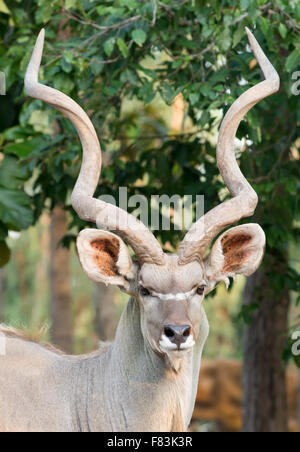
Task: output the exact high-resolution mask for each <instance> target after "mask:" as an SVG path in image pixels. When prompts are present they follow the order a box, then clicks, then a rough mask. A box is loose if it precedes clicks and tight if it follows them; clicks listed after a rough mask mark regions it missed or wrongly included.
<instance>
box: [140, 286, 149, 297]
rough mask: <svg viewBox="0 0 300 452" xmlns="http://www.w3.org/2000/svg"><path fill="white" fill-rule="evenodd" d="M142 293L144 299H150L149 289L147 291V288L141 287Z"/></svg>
mask: <svg viewBox="0 0 300 452" xmlns="http://www.w3.org/2000/svg"><path fill="white" fill-rule="evenodd" d="M140 292H141V295H143V297H148V296H149V295H150V292H149V290H148V289H146V287H141V288H140Z"/></svg>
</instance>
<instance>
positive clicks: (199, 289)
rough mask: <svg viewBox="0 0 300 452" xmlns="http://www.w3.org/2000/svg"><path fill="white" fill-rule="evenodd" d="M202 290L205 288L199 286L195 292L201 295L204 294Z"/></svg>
mask: <svg viewBox="0 0 300 452" xmlns="http://www.w3.org/2000/svg"><path fill="white" fill-rule="evenodd" d="M204 290H205V286H199V287H197V290H196V292H197V294H198V295H203V294H204Z"/></svg>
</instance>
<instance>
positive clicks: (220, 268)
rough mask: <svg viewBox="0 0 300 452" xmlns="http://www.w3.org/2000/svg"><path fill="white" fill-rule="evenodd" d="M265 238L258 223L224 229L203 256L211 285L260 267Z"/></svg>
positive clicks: (212, 286)
mask: <svg viewBox="0 0 300 452" xmlns="http://www.w3.org/2000/svg"><path fill="white" fill-rule="evenodd" d="M265 243H266V238H265V234H264V232H263V230H262V228H261V227H260V226H259V225H258V224H244V225H241V226H236V227H234V228H231V229H229V230H228V231H226V232H224V233H223V234H222V235H221V236H220V237H218V239H217V240H216V242H215V244H214V246H213V248H212V250H211V253H210V255H209V257H208V258H207V260H206V263H205V265H206V274H207V278H208V280H209V286H210V288H211V289H213V288H214V287H215V285H216V284H217V283H218V282H220V281H224V282H225V284H226V286H227V287H228V285H229V279H228V278H229V277H233V278H234V277H235V276H236V275H244V276H250V275H251V274H252V273H254V272H255V271H256V270H257V268H258V267H259V265H260V263H261V261H262V258H263V254H264V249H265Z"/></svg>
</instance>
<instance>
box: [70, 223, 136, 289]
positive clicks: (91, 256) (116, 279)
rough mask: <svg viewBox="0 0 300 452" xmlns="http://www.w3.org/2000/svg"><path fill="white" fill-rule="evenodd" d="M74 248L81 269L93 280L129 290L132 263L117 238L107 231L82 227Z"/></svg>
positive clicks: (121, 241) (132, 274)
mask: <svg viewBox="0 0 300 452" xmlns="http://www.w3.org/2000/svg"><path fill="white" fill-rule="evenodd" d="M77 249H78V253H79V259H80V262H81V265H82V267H83V270H84V271H85V272H86V273H87V275H88V276H89V277H90V278H91V279H92V280H94V281H96V282H103V283H105V284H113V285H116V286H121V287H122V288H123V289H125V290H128V289H129V286H130V282H129V281H130V279H132V278H133V277H134V267H135V266H134V264H133V261H132V259H131V256H130V254H129V251H128V248H127V246H126V245H125V243H124V242H123V240H122V239H120V237H118V236H117V235H115V234H113V233H111V232H108V231H101V230H99V229H84V230H83V231H81V232H80V234H79V236H78V238H77Z"/></svg>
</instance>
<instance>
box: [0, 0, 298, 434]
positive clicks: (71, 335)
mask: <svg viewBox="0 0 300 452" xmlns="http://www.w3.org/2000/svg"><path fill="white" fill-rule="evenodd" d="M245 26H248V27H249V28H250V29H251V30H252V31H253V32H254V34H255V36H256V38H257V39H258V41H259V42H260V44H261V46H262V47H263V49H264V51H265V52H266V54H267V56H268V57H269V59H270V60H271V62H272V63H273V65H274V66H275V68H276V69H277V71H278V73H279V75H280V78H281V89H280V92H279V93H278V94H276V95H273V96H272V97H270V98H268V99H266V100H264V101H263V102H261V103H260V104H258V105H257V106H256V107H255V108H254V109H252V110H251V111H250V112H249V114H248V115H247V118H246V120H245V121H243V122H242V124H241V126H240V128H239V131H238V134H237V139H236V155H237V158H238V159H239V163H240V166H241V169H242V171H243V173H244V174H245V175H246V177H247V179H248V180H249V182H250V183H251V184H252V185H253V186H254V188H255V190H256V191H257V193H258V195H259V205H258V208H257V210H256V213H255V215H254V218H253V219H251V220H250V221H252V220H253V221H255V222H258V223H259V224H260V225H261V226H262V227H263V229H264V231H265V233H266V236H267V248H266V255H265V259H264V262H263V264H262V266H261V268H260V270H259V271H258V272H257V273H256V274H255V275H253V276H252V277H250V278H248V281H247V283H246V281H245V279H244V278H242V277H240V278H238V279H237V281H236V282H235V284H231V286H230V290H229V292H226V290H225V287H223V286H220V287H219V288H218V290H217V291H216V292H214V293H213V294H212V295H211V296H209V297H208V298H207V299H206V301H205V308H206V311H207V314H208V318H209V322H210V328H211V329H210V336H209V339H208V341H207V343H206V345H205V349H204V362H203V366H202V370H201V373H200V380H199V391H198V395H197V403H196V408H195V412H194V418H193V422H192V425H191V429H193V430H195V431H233V432H238V431H241V430H243V431H256V432H258V431H260V432H275V431H288V430H289V431H299V430H300V373H299V371H298V367H297V365H298V366H299V367H300V356H293V354H292V352H291V350H292V345H293V342H294V340H293V333H294V332H295V331H300V321H299V302H300V279H299V271H300V257H299V256H300V234H299V233H300V229H299V226H300V223H299V210H300V204H299V200H300V199H299V183H300V159H299V147H300V102H299V94H300V5H299V2H298V1H284V0H281V1H275V0H274V1H270V2H266V1H260V0H241V1H238V2H236V5H235V6H232V3H231V2H227V1H223V0H212V1H205V2H204V1H201V0H189V1H184V0H181V1H180V0H165V1H164V2H160V1H157V0H145V1H143V0H115V1H109V0H107V1H99V0H89V1H86V0H53V1H51V2H49V1H48V0H5V1H3V0H0V32H1V43H0V71H1V72H3V73H4V74H5V78H6V95H5V96H1V97H0V321H1V322H4V323H5V324H8V325H12V326H14V327H17V328H20V329H22V330H25V331H26V333H27V334H28V335H29V336H30V337H32V338H33V339H36V338H39V339H41V340H45V341H51V342H53V343H54V344H55V345H57V346H58V347H60V348H61V349H62V350H64V351H66V352H67V353H75V354H80V353H85V352H88V351H92V350H94V349H95V348H97V344H98V341H99V339H101V340H113V337H114V333H115V328H116V325H117V323H118V319H119V316H120V314H121V312H122V310H123V308H124V305H125V304H126V302H127V297H126V296H125V295H123V294H121V292H120V291H118V290H116V289H114V288H113V287H105V286H102V285H100V284H95V283H93V282H91V281H90V280H89V279H88V278H87V276H86V275H85V274H84V273H83V271H82V269H81V267H80V264H79V261H78V257H77V254H76V249H75V245H74V243H75V240H76V235H77V234H78V232H79V231H80V230H81V229H83V228H84V227H86V226H90V225H87V224H85V223H83V222H81V221H80V220H79V219H78V218H77V217H76V215H75V213H74V211H73V210H72V208H71V206H70V193H71V190H72V187H73V185H74V183H75V180H76V177H77V175H78V172H79V168H80V162H81V148H80V143H79V140H78V138H77V137H76V133H75V131H74V129H73V127H72V125H71V124H70V123H69V122H68V121H67V120H65V119H64V118H63V117H62V116H61V115H60V114H58V113H57V112H56V111H54V110H53V109H51V108H50V107H48V106H46V105H44V104H43V103H41V102H40V101H34V100H32V99H29V98H28V97H26V95H25V93H24V91H23V80H24V74H25V69H26V66H27V64H28V61H29V58H30V54H31V52H32V48H33V45H34V42H35V39H36V37H37V34H38V32H39V31H40V29H41V28H43V27H45V28H46V47H45V51H44V59H43V67H42V69H41V72H40V79H41V81H42V82H43V83H47V84H48V85H49V86H53V87H55V88H56V89H59V90H61V91H63V92H64V93H66V94H68V95H70V96H71V97H73V98H74V99H75V100H76V101H77V102H79V103H80V104H81V105H82V106H83V107H84V109H85V110H86V111H87V112H88V113H89V115H90V117H91V118H92V120H93V123H94V125H95V128H96V130H97V132H98V135H99V137H100V141H101V145H102V150H103V170H102V175H101V181H100V184H99V187H98V189H97V195H98V196H99V195H100V194H110V195H113V196H115V198H116V199H118V188H119V187H120V186H125V187H128V195H129V196H130V195H135V194H142V195H145V196H146V197H147V198H148V199H149V197H150V196H151V195H155V194H158V195H161V194H167V195H169V196H172V195H173V194H179V195H180V196H182V197H183V196H185V195H193V196H195V195H196V194H201V195H205V209H206V210H209V209H210V208H212V207H213V206H215V205H217V204H218V203H219V202H220V200H223V199H226V197H227V196H229V194H228V192H227V190H226V189H225V188H224V184H223V181H222V179H221V178H220V176H219V172H218V168H217V165H216V158H215V149H216V142H217V132H218V128H219V125H220V121H221V119H222V117H223V116H224V114H225V113H226V111H227V109H228V108H229V106H230V105H231V104H232V103H233V102H234V100H235V99H236V98H237V97H238V96H239V95H240V94H241V93H242V92H244V91H245V90H246V89H247V88H249V87H250V86H253V85H254V84H257V83H258V82H259V81H260V80H261V73H260V70H259V67H258V65H257V61H256V60H255V58H254V56H253V54H252V53H251V50H250V47H249V45H248V41H247V37H246V34H245ZM132 210H133V209H132ZM160 214H161V217H162V215H163V212H160ZM246 221H247V222H248V221H249V220H246ZM173 226H174V225H173ZM184 232H185V231H178V230H176V228H175V229H174V227H172V228H171V231H158V233H156V235H157V237H158V239H159V240H160V242H161V243H162V245H163V246H164V248H165V250H166V251H176V248H177V246H178V244H179V242H180V240H181V239H182V238H183V235H184Z"/></svg>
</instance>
